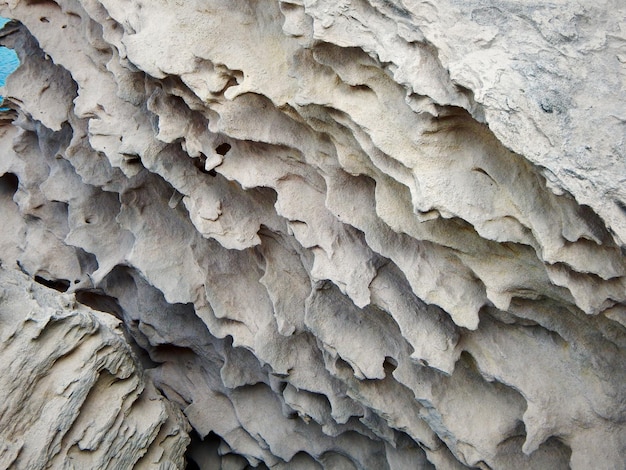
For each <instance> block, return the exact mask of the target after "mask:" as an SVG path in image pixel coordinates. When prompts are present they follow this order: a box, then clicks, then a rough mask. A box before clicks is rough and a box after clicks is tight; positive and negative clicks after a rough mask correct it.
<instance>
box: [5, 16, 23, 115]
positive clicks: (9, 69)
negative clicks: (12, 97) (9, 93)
mask: <svg viewBox="0 0 626 470" xmlns="http://www.w3.org/2000/svg"><path fill="white" fill-rule="evenodd" d="M8 22H9V19H8V18H2V17H0V28H3V27H4V25H5V24H7V23H8ZM18 65H20V60H19V59H18V58H17V54H16V53H15V51H14V50H13V49H8V48H6V47H0V87H2V86H4V84H5V83H6V79H7V77H8V76H9V75H10V74H11V73H13V72H14V71H15V69H16V68H17V67H18ZM3 100H4V98H3V97H2V95H0V103H2V101H3ZM4 110H6V108H0V111H4Z"/></svg>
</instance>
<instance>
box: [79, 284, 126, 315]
mask: <svg viewBox="0 0 626 470" xmlns="http://www.w3.org/2000/svg"><path fill="white" fill-rule="evenodd" d="M75 295H76V300H77V301H78V302H80V303H81V304H83V305H86V306H87V307H89V308H91V309H93V310H98V311H99V312H106V313H110V314H111V315H113V316H114V317H116V318H118V319H120V320H122V319H123V317H122V307H120V305H119V303H118V302H117V299H115V298H114V297H111V296H108V295H104V294H100V293H98V292H94V291H91V290H79V291H76V293H75Z"/></svg>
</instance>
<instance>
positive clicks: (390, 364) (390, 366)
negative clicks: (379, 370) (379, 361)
mask: <svg viewBox="0 0 626 470" xmlns="http://www.w3.org/2000/svg"><path fill="white" fill-rule="evenodd" d="M397 368H398V361H396V360H395V359H394V358H393V357H390V356H387V357H385V361H384V362H383V370H384V371H385V377H389V376H390V375H391V374H392V373H393V371H394V370H396V369H397Z"/></svg>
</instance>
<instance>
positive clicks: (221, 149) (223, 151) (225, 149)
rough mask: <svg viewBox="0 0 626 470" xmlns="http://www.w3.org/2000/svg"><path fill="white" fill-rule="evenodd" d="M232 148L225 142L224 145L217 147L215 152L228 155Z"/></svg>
mask: <svg viewBox="0 0 626 470" xmlns="http://www.w3.org/2000/svg"><path fill="white" fill-rule="evenodd" d="M231 148H232V146H231V145H230V144H228V143H226V142H224V143H223V144H219V145H218V146H217V147H215V152H216V153H218V154H219V155H222V156H224V155H226V154H227V153H228V152H229V151H230V149H231Z"/></svg>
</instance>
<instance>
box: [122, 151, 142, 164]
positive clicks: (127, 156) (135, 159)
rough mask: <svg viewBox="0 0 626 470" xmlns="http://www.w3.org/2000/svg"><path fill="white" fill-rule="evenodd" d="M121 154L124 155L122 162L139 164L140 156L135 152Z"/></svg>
mask: <svg viewBox="0 0 626 470" xmlns="http://www.w3.org/2000/svg"><path fill="white" fill-rule="evenodd" d="M122 155H123V156H124V162H125V163H128V164H129V165H137V164H141V157H140V156H139V155H137V154H133V153H123V154H122Z"/></svg>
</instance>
